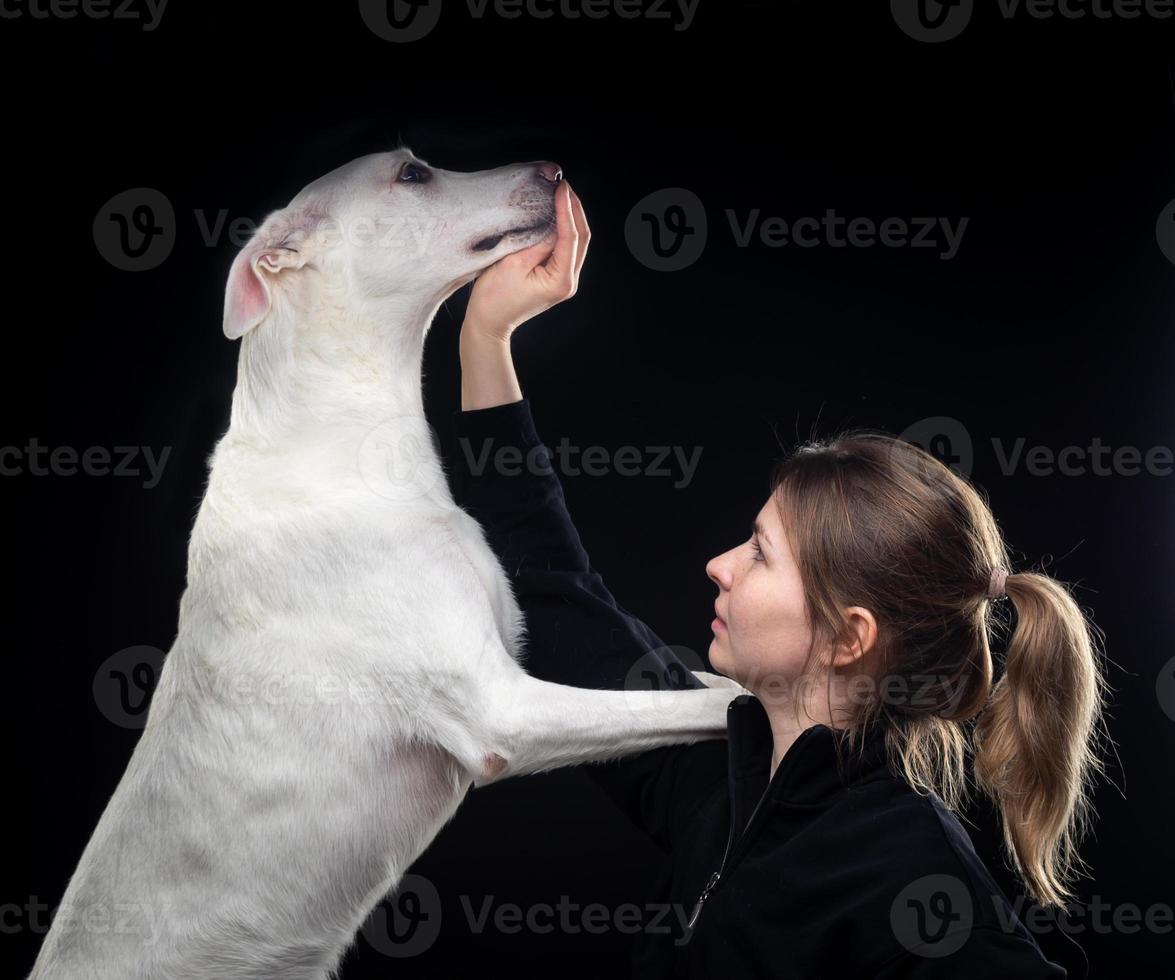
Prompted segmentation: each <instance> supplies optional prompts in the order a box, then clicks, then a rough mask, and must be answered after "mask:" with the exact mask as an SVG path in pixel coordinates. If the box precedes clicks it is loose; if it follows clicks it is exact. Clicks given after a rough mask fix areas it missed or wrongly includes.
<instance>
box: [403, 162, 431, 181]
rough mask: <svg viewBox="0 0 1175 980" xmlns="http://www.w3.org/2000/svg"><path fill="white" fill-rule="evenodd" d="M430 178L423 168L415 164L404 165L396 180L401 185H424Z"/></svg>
mask: <svg viewBox="0 0 1175 980" xmlns="http://www.w3.org/2000/svg"><path fill="white" fill-rule="evenodd" d="M431 176H432V174H430V173H429V172H428V171H427V170H425V169H424V167H421V166H420V165H419V164H415V163H411V162H409V163H406V164H404V166H403V167H401V168H400V176H399V177H398V178H397V180H399V181H400V182H401V183H405V184H425V183H427V182H428V179H429V178H430V177H431Z"/></svg>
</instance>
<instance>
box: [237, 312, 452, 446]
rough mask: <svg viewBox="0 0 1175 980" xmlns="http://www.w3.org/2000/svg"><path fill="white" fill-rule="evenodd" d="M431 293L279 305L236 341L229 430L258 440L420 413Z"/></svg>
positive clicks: (331, 433) (324, 432)
mask: <svg viewBox="0 0 1175 980" xmlns="http://www.w3.org/2000/svg"><path fill="white" fill-rule="evenodd" d="M439 306H440V301H439V300H433V299H420V298H416V297H402V298H399V297H397V298H392V299H387V298H385V299H383V300H381V301H380V302H379V303H378V304H376V303H373V304H371V305H370V306H367V307H364V306H360V305H357V304H350V305H347V306H343V305H338V306H334V307H332V306H329V305H327V304H324V303H323V304H318V305H317V306H316V307H315V308H314V309H311V310H294V309H291V308H288V307H286V308H281V307H278V308H276V309H275V310H274V313H273V315H272V316H271V317H270V318H269V319H268V320H267V321H266V322H264V323H262V324H261V325H260V326H258V327H257V329H255V330H254V331H253V332H252V333H250V334H248V335H247V336H246V337H245V338H244V340H243V341H242V344H241V351H240V355H239V359H238V363H237V387H236V390H235V391H234V392H233V403H232V418H231V422H230V426H229V433H230V434H231V435H233V436H234V437H236V438H237V439H239V440H242V441H249V442H255V443H257V444H259V445H265V444H271V443H272V444H275V446H274V448H277V446H280V444H281V443H282V442H284V441H287V440H294V441H304V440H305V439H313V438H315V437H316V436H317V435H321V436H322V437H323V438H326V439H335V438H338V437H339V436H340V435H341V434H342V433H343V432H345V431H353V430H356V429H370V428H371V427H372V426H374V425H378V424H379V423H380V422H382V421H383V420H385V419H387V418H391V417H420V418H423V417H424V401H423V395H422V392H421V367H422V361H423V355H424V339H425V335H426V333H427V332H428V327H429V325H430V323H431V322H432V319H433V317H434V316H435V315H436V312H437V309H438V308H439Z"/></svg>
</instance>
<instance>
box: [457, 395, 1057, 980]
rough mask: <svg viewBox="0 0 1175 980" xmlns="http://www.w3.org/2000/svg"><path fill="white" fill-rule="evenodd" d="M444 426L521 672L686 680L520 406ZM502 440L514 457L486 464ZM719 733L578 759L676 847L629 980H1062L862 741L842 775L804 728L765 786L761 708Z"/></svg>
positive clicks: (460, 498)
mask: <svg viewBox="0 0 1175 980" xmlns="http://www.w3.org/2000/svg"><path fill="white" fill-rule="evenodd" d="M454 427H455V432H456V436H457V444H456V449H455V453H454V455H453V457H452V460H451V464H450V470H451V479H452V483H453V493H454V497H455V499H456V500H457V502H458V503H459V504H460V505H461V506H463V507H464V508H465V509H466V510H467V511H468V512H469V513H470V514H471V515H472V516H473V517H474V518H476V519H477V520H478V521H479V523H480V524H481V525H482V527H483V528H484V529H485V531H486V534H487V536H488V539H489V542H490V545H491V546H492V547H493V549H494V551H495V552H496V553H497V555H498V557H499V559H500V560H501V562H502V565H503V567H504V568H505V570H506V572H507V574H508V575H509V577H510V579H511V582H512V584H513V586H514V589H515V593H516V595H517V597H518V601H519V604H520V605H521V607H522V609H523V612H524V613H525V616H526V622H527V632H528V640H527V648H526V654H525V659H524V661H523V662H524V664H525V666H526V668H527V670H528V672H530V673H531V674H533V675H534V676H536V677H540V678H542V679H543V680H548V681H555V682H558V683H563V684H571V685H575V686H579V687H589V688H597V689H599V688H614V689H615V688H622V687H624V686H625V680H626V678H627V677H629V676H631V675H632V673H633V671H634V670H640V671H643V670H647V669H648V668H649V667H650V665H651V664H654V663H655V666H656V671H657V672H658V673H660V674H661V675H662V676H663V677H664V678H665V682H666V683H667V684H668V685H671V686H673V687H675V688H680V687H696V686H700V685H699V682H698V681H697V680H696V678H694V677H693V676H692V675H691V674H690V673H689V671H688V670H687V669H685V667H684V666H683V665H682V663H681V662H680V661H679V660H678V658H677V657H676V656H675V655H674V653H673V651H672V650H671V649H670V648H669V647H668V646H667V645H666V644H665V643H664V642H663V641H662V640H661V639H660V638H659V637H658V636H657V635H656V634H655V633H654V632H653V631H652V630H651V629H649V627H648V626H646V625H645V624H644V623H643V622H641V621H640V620H639V619H637V618H636V617H634V616H633V615H631V614H630V613H629V612H627V611H626V610H625V609H623V608H622V607H621V606H620V605H618V604H617V602H616V600H615V599H614V598H613V597H612V595H611V594H610V593H609V592H608V590H607V589H606V588H605V587H604V583H603V581H602V579H601V578H600V575H599V573H597V572H596V571H595V569H593V568H592V567H591V564H590V562H589V559H588V556H587V555H586V554H585V552H584V549H583V546H582V545H581V543H580V539H579V535H578V533H577V532H576V530H575V527H574V525H573V524H572V522H571V518H570V517H569V515H568V513H567V510H566V506H565V503H564V498H563V492H562V488H561V486H560V483H559V480H558V478H557V476H556V475H555V473H554V471H553V469H552V467H551V465H550V455H549V452H548V451H547V449H546V447H545V446H543V444H542V443H541V441H540V440H539V437H538V435H537V433H536V431H535V427H534V423H533V420H532V418H531V415H530V404H529V401H528V400H527V399H525V398H524V399H523V400H521V401H518V402H514V403H512V404H508V405H500V406H496V407H494V408H487V409H480V410H475V411H470V412H458V413H455V415H454ZM501 449H507V450H510V451H512V452H514V453H515V455H514V456H512V457H511V456H502V457H499V460H500V462H501V463H502V464H504V465H497V464H495V463H494V458H495V457H494V453H496V452H497V451H498V450H501ZM486 450H488V451H489V452H488V453H486V452H485V451H486ZM483 453H484V455H483ZM528 454H529V462H528ZM519 464H520V465H519ZM728 722H729V727H728V737H727V738H726V739H725V740H723V739H713V740H707V741H704V742H699V743H696V744H694V745H689V746H672V747H669V748H662V749H655V750H652V751H648V752H644V753H642V754H640V755H636V756H630V757H628V758H625V759H622V760H613V761H611V762H606V763H600V764H593V765H589V766H586V767H585V769H586V771H587V772H588V773H590V774H591V776H592V777H593V778H594V779H595V780H597V781H598V783H599V784H600V785H601V786H602V787H603V788H604V790H605V791H606V792H607V793H608V795H609V796H610V797H611V798H612V799H613V800H614V801H615V803H616V804H617V805H618V806H619V807H620V809H621V810H622V811H623V812H624V813H626V814H627V815H628V816H629V817H630V818H631V819H632V820H633V821H634V822H635V823H636V825H637V826H638V827H640V828H642V829H643V830H644V831H645V832H646V833H647V834H648V835H649V836H651V837H652V839H653V840H654V841H656V842H657V843H658V844H659V845H660V846H661V847H662V848H664V849H665V850H666V851H668V852H669V854H670V855H671V861H672V867H671V873H670V874H669V876H668V880H667V881H664V882H662V883H661V886H660V892H661V894H660V895H659V896H658V897H659V898H660V899H661V901H660V902H654V903H649V905H647V906H646V909H647V915H646V918H645V922H644V925H643V928H642V930H641V932H640V933H638V935H637V939H638V941H637V943H636V945H635V948H634V962H633V969H634V975H635V976H638V977H641V978H642V980H643V978H660V977H699V978H702V977H706V978H710V977H719V976H721V977H724V978H727V977H729V978H736V977H806V978H824V977H836V978H838V980H839V978H851V977H884V978H898V977H910V978H930V977H943V978H945V977H950V978H953V980H960V978H970V977H975V978H980V977H982V978H984V980H987V978H989V977H993V976H998V977H1004V978H1013V977H1033V978H1046V977H1047V978H1057V977H1064V976H1066V973H1065V971H1064V970H1063V969H1062V968H1061V967H1060V966H1058V965H1057V964H1055V963H1052V962H1050V961H1049V960H1047V959H1046V958H1045V957H1044V955H1043V954H1042V952H1041V950H1040V948H1039V947H1038V946H1037V944H1036V942H1035V940H1034V939H1033V937H1032V936H1031V934H1030V933H1029V932H1028V931H1027V930H1026V929H1025V927H1024V926H1023V924H1022V923H1021V921H1020V920H1019V918H1018V917H1017V916H1016V915H1015V913H1014V911H1013V909H1012V906H1011V905H1010V903H1009V902H1008V900H1007V898H1006V897H1005V896H1004V894H1003V893H1002V892H1001V890H1000V888H999V886H998V885H997V884H996V883H995V881H994V880H993V879H992V877H991V875H990V874H989V873H988V871H987V869H986V868H985V867H984V865H983V862H982V861H981V860H980V858H979V857H978V855H977V854H976V853H975V850H974V847H973V845H972V843H971V840H970V838H969V836H968V835H967V833H966V831H965V830H964V828H963V827H962V825H961V824H960V823H959V821H958V820H957V819H956V818H955V816H954V815H952V814H951V813H950V812H949V811H947V810H946V809H945V808H944V806H943V804H942V802H941V800H940V799H939V798H938V797H937V796H935V795H931V796H921V795H919V794H917V793H915V792H914V791H913V790H912V789H911V788H910V787H909V786H908V785H907V784H906V783H905V781H904V780H902V779H901V778H900V777H899V776H898V775H896V774H895V773H894V772H892V771H891V770H890V768H889V767H888V765H887V764H886V760H885V749H884V743H883V742H882V740H881V738H880V737H879V735H878V734H877V733H876V732H873V733H871V735H870V737H869V739H868V742H867V750H866V753H865V755H864V758H863V761H862V762H861V763H860V764H850V766H849V768H848V770H847V771H846V772H845V773H844V777H843V779H842V777H841V775H839V774H838V769H837V765H836V756H835V755H834V745H833V740H834V738H836V737H838V735H837V733H835V732H833V731H832V730H831V729H830V728H828V727H826V726H823V725H815V726H813V727H811V728H808V729H806V730H805V731H804V732H802V733H801V734H800V736H799V738H797V739H796V741H795V742H794V743H793V744H792V746H791V747H790V748H789V749H788V751H787V753H786V755H785V756H784V758H783V760H782V762H781V763H780V765H779V766H778V768H777V769H776V772H775V774H774V777H773V778H771V780H770V785H768V773H769V771H770V761H771V754H772V751H773V743H772V738H771V729H770V726H769V724H768V721H767V715H766V712H765V711H764V709H763V706H762V704H761V703H760V702H759V701H758V700H757V699H756V698H754V697H751V696H749V695H743V696H739V697H737V698H734V699H733V700H732V703H731V705H730V708H729V714H728ZM845 756H846V758H847V759H850V760H851V759H852V758H853V756H852V755H851V754H850V753H847V752H846V753H845ZM703 895H705V900H704V902H702V903H701V905H700V908H699V900H700V899H701V898H702V896H703ZM691 916H693V917H695V918H696V921H695V922H694V925H693V928H692V929H691V928H689V926H688V923H689V921H690V920H691Z"/></svg>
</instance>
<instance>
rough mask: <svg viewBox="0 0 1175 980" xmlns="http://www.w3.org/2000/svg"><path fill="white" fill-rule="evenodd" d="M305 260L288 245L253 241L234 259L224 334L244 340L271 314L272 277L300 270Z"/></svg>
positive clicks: (225, 302) (229, 281)
mask: <svg viewBox="0 0 1175 980" xmlns="http://www.w3.org/2000/svg"><path fill="white" fill-rule="evenodd" d="M305 263H306V260H305V259H304V258H303V257H302V256H301V255H300V254H299V253H298V252H297V251H296V250H294V249H292V248H288V247H286V246H279V245H267V244H265V243H259V242H255V241H254V242H250V243H249V244H248V245H246V246H245V247H244V248H243V249H241V251H240V252H239V253H238V254H237V257H236V258H235V259H233V264H232V268H231V269H229V274H228V287H227V288H226V289H225V294H224V335H225V336H226V337H228V339H229V340H236V339H237V338H238V337H243V336H244V335H245V334H247V333H248V332H249V331H250V330H252V329H253V328H254V327H255V326H257V324H259V323H260V322H261V321H262V320H264V319H265V318H266V316H268V315H269V310H270V308H271V307H272V305H273V295H272V293H271V292H270V289H271V288H272V287H271V285H270V281H269V279H270V277H271V276H275V275H277V274H278V273H279V272H281V270H282V269H300V268H301V267H302V266H303V265H305Z"/></svg>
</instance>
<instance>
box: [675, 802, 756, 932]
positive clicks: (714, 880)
mask: <svg viewBox="0 0 1175 980" xmlns="http://www.w3.org/2000/svg"><path fill="white" fill-rule="evenodd" d="M733 797H734V792H733V790H732V791H731V802H732V806H731V812H732V817H731V821H730V833H729V834H727V836H726V849H725V850H724V851H723V852H722V863H721V864H719V865H718V870H717V871H715V872H714V873H713V874H712V875H710V878H709V880H708V881H707V882H706V887H705V888H703V889H702V894H701V895H700V896H698V900H697V902H696V903H695V904H694V909H693V911H692V912H691V913H690V917H689V921H688V922H687V923H686V937H685V943H683V945H686V944H688V943H689V941H690V940H691V939H692V938H693V935H694V924H695V923H696V922H697V921H698V916H699V915H700V914H701V912H702V906H703V905H704V904H705V903H706V899H707V898H709V897H710V893H711V892H712V891H713V890H714V888H715V887H716V886H717V884H718V881H719V879H720V878H721V877H722V872H723V871H725V870H726V862H727V859H728V858H729V857H730V846H731V844H732V843H733V842H734V818H733V810H734V807H733ZM765 799H767V791H766V790H765V791H764V792H763V795H762V796H760V797H759V802H758V803H756V804H755V809H754V810H752V811H751V815H750V817H749V818H748V819H747V823H746V827H750V825H751V821H752V820H754V819H755V814H756V813H758V812H759V807H761V806H762V805H763V801H764V800H765ZM745 830H746V828H745V827H744V832H745ZM740 840H741V838H740Z"/></svg>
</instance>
